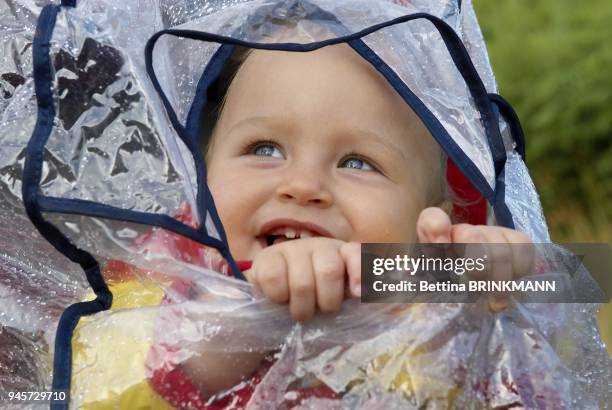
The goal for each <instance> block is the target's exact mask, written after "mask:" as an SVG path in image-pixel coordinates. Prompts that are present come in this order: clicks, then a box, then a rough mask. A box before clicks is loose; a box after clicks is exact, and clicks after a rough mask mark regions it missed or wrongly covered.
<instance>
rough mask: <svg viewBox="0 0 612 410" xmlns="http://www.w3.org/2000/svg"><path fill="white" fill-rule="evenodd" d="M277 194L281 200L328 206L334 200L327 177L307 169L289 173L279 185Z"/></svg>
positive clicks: (304, 204)
mask: <svg viewBox="0 0 612 410" xmlns="http://www.w3.org/2000/svg"><path fill="white" fill-rule="evenodd" d="M276 194H277V196H278V198H279V199H280V200H281V201H293V202H295V203H297V204H299V205H303V206H306V205H316V206H319V207H328V206H330V205H331V204H332V202H333V199H332V198H333V197H332V193H331V192H330V191H329V189H328V187H327V184H326V181H325V177H324V176H323V175H321V174H319V173H317V172H309V171H306V170H300V171H296V172H293V173H290V174H287V176H286V178H285V180H284V181H283V182H282V183H281V184H280V185H279V186H278V188H277V190H276Z"/></svg>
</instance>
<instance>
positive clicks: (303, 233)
mask: <svg viewBox="0 0 612 410" xmlns="http://www.w3.org/2000/svg"><path fill="white" fill-rule="evenodd" d="M300 238H312V235H311V234H310V233H309V232H306V231H303V232H302V233H301V234H300Z"/></svg>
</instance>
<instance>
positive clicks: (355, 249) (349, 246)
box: [340, 242, 361, 298]
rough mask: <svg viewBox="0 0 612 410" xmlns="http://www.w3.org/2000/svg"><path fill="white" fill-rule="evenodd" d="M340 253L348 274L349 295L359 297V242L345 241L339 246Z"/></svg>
mask: <svg viewBox="0 0 612 410" xmlns="http://www.w3.org/2000/svg"><path fill="white" fill-rule="evenodd" d="M340 255H342V258H343V259H344V265H345V267H346V273H347V274H348V277H349V280H348V283H349V290H350V295H351V296H352V297H355V298H359V297H361V244H360V243H359V242H347V243H345V244H343V245H342V246H341V247H340Z"/></svg>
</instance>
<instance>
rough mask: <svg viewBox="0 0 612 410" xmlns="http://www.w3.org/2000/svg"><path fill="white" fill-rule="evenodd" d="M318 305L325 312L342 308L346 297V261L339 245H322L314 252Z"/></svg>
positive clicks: (313, 261)
mask: <svg viewBox="0 0 612 410" xmlns="http://www.w3.org/2000/svg"><path fill="white" fill-rule="evenodd" d="M312 268H313V271H314V277H315V287H316V295H317V306H318V307H319V309H320V310H321V312H323V313H332V312H337V311H338V310H340V305H341V304H342V300H343V299H344V278H345V269H344V261H343V260H342V256H341V255H340V253H339V249H338V248H337V247H330V246H322V247H319V248H316V249H315V250H314V251H313V253H312Z"/></svg>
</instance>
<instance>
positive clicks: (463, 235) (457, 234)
mask: <svg viewBox="0 0 612 410" xmlns="http://www.w3.org/2000/svg"><path fill="white" fill-rule="evenodd" d="M451 239H452V242H453V243H454V244H465V250H464V252H465V254H464V255H459V256H463V257H465V258H470V259H474V260H475V259H477V258H482V257H483V255H484V254H485V253H486V251H487V249H486V248H485V244H486V242H487V239H486V237H485V236H484V235H483V234H482V233H481V231H480V228H479V227H478V226H474V225H470V224H457V225H453V227H452V229H451ZM466 274H467V275H468V276H469V277H470V278H471V279H476V280H480V279H485V278H486V277H487V271H486V270H478V269H476V268H474V269H471V270H466Z"/></svg>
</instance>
